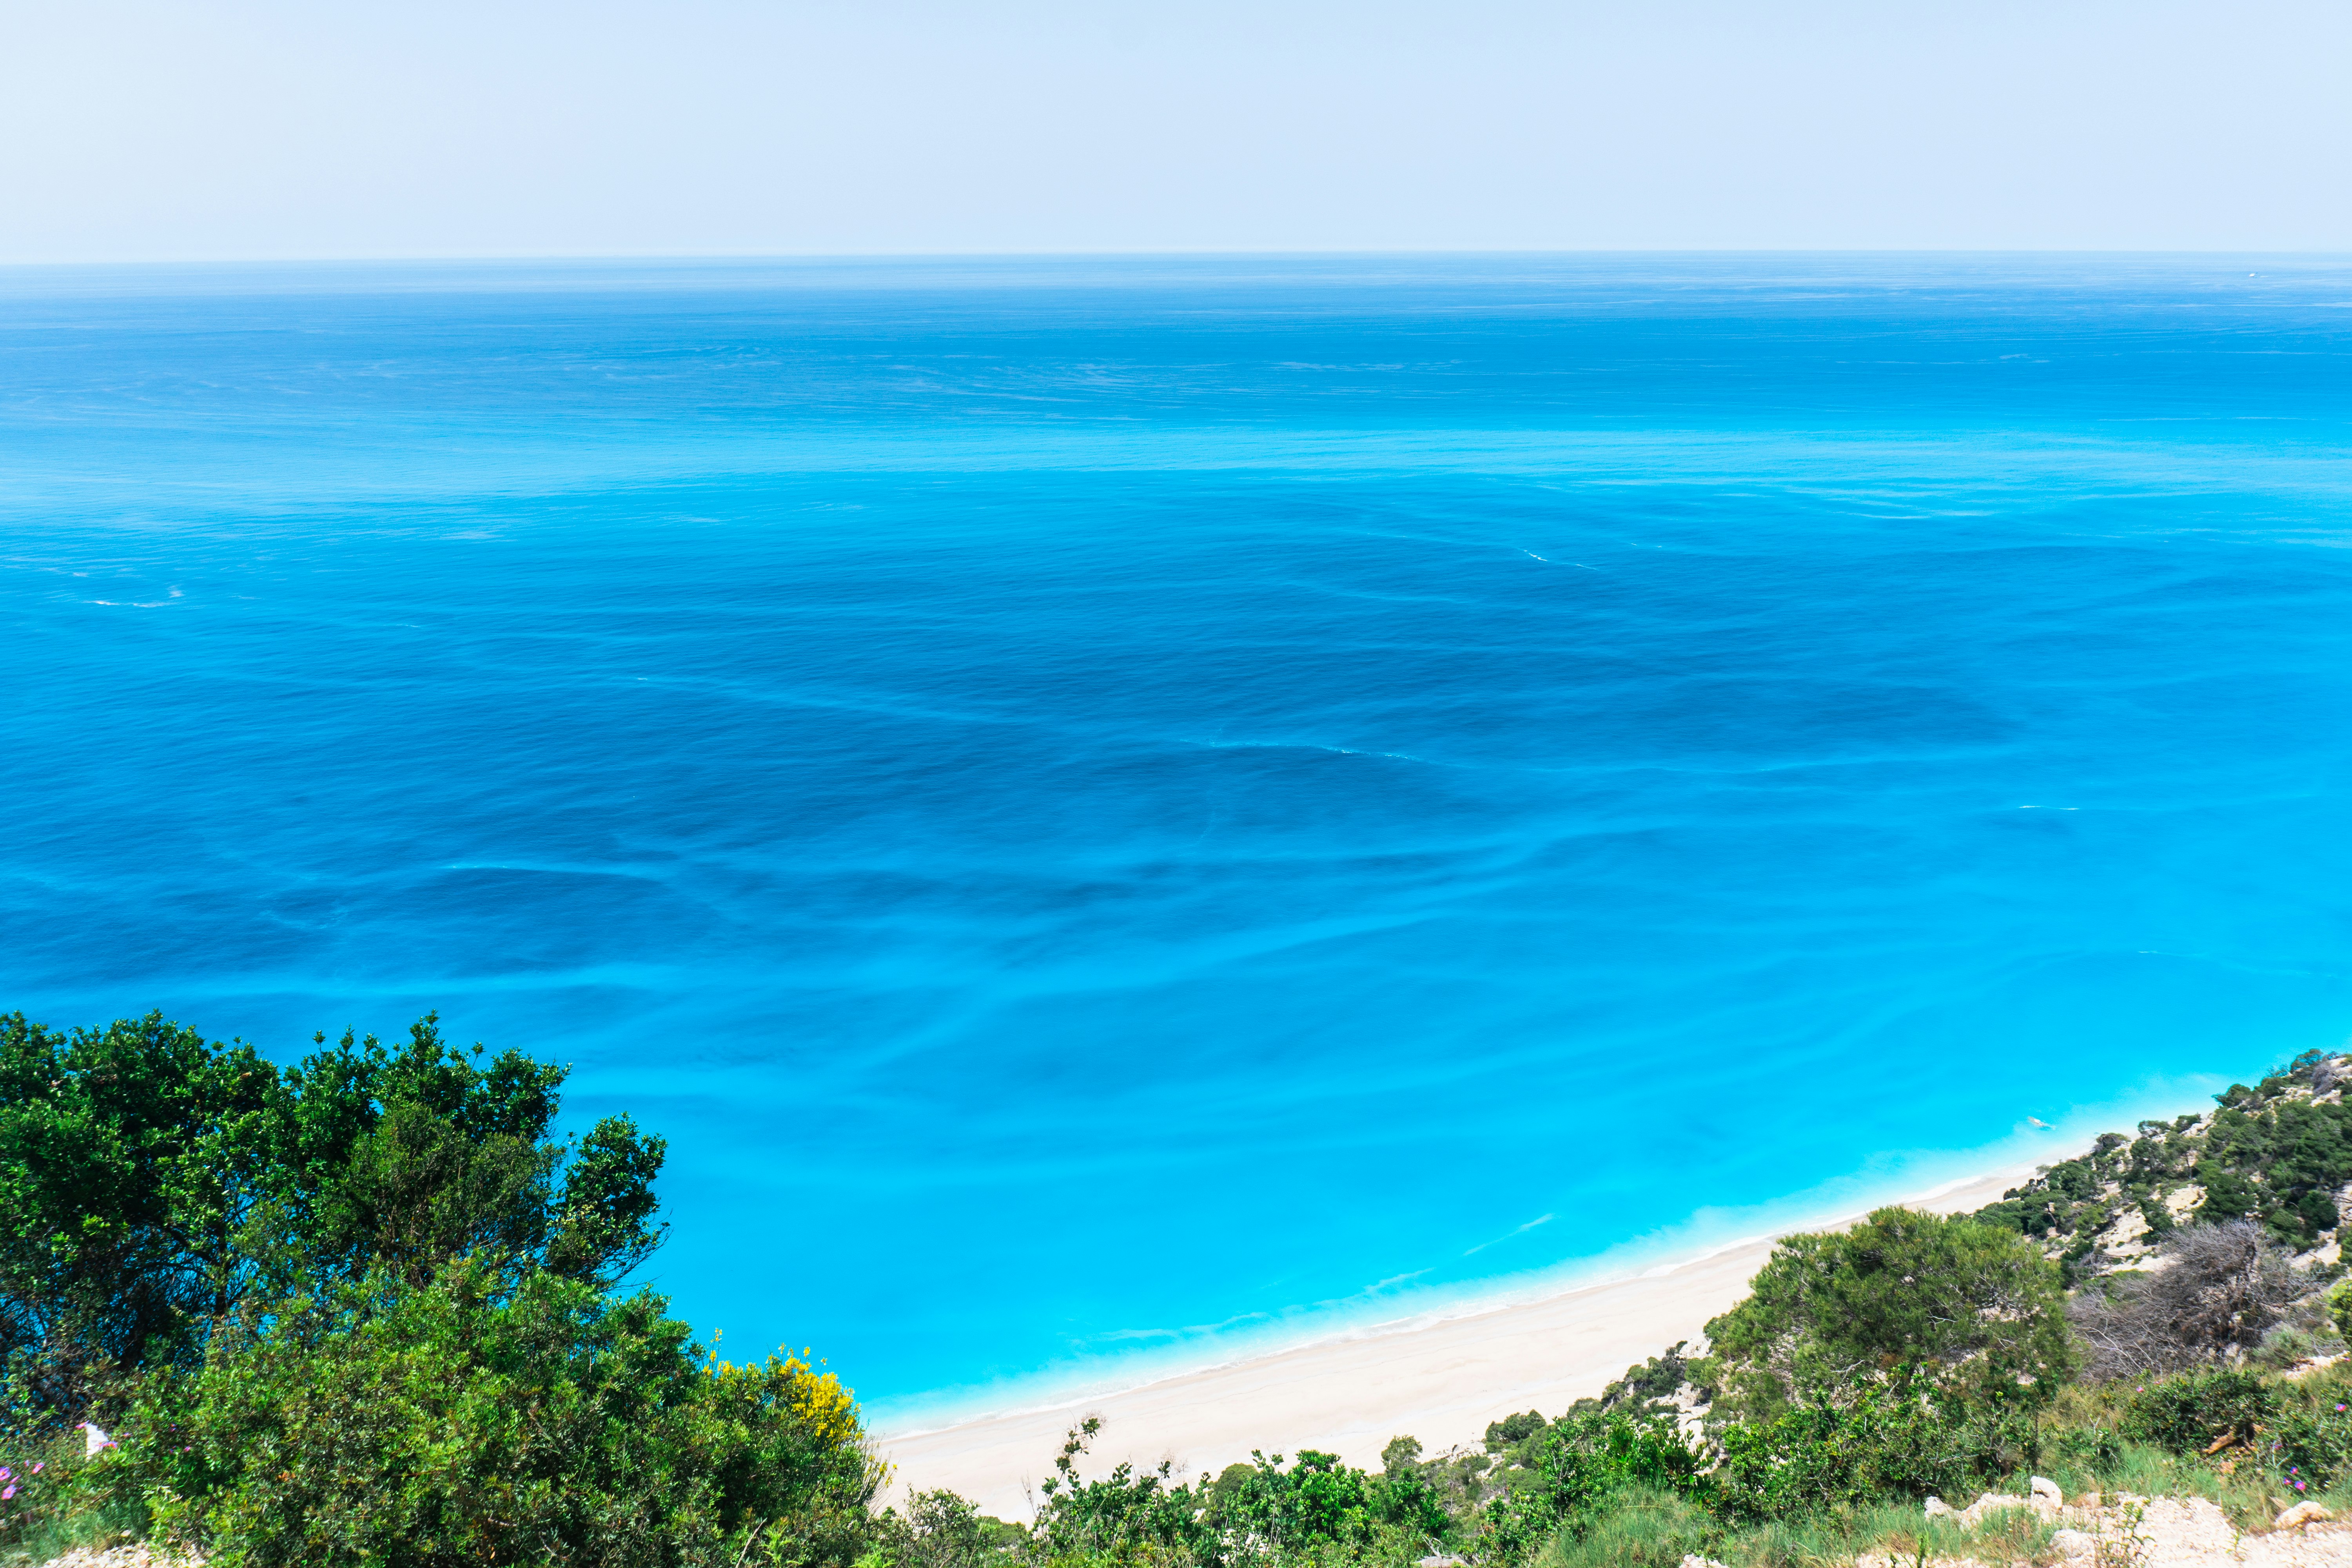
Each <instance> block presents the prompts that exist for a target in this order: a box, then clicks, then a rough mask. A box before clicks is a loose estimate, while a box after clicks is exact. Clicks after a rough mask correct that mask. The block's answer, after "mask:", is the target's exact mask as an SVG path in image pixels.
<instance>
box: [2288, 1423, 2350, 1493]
mask: <svg viewBox="0 0 2352 1568" xmlns="http://www.w3.org/2000/svg"><path fill="white" fill-rule="evenodd" d="M2272 1433H2273V1436H2272V1439H2271V1442H2270V1444H2269V1450H2270V1458H2271V1461H2272V1463H2273V1466H2274V1467H2275V1468H2277V1469H2278V1471H2279V1472H2280V1474H2281V1475H2282V1476H2284V1478H2285V1479H2286V1480H2287V1481H2288V1483H2289V1484H2290V1485H2293V1486H2294V1489H2295V1490H2297V1491H2305V1492H2317V1491H2325V1490H2326V1489H2328V1488H2329V1487H2332V1486H2334V1485H2335V1484H2336V1482H2338V1481H2340V1480H2342V1479H2345V1478H2346V1477H2347V1476H2352V1410H2347V1408H2346V1407H2345V1406H2344V1405H2336V1406H2335V1408H2333V1409H2319V1410H2292V1411H2289V1412H2288V1413H2287V1414H2286V1415H2282V1416H2280V1417H2279V1418H2278V1420H2277V1422H2276V1423H2275V1425H2274V1426H2273V1428H2272Z"/></svg>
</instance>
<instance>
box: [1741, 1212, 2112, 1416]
mask: <svg viewBox="0 0 2352 1568" xmlns="http://www.w3.org/2000/svg"><path fill="white" fill-rule="evenodd" d="M2063 1308H2064V1293H2063V1286H2062V1284H2061V1281H2060V1279H2059V1274H2058V1269H2057V1268H2056V1267H2055V1266H2054V1265H2053V1264H2052V1263H2051V1262H2049V1261H2048V1260H2047V1259H2046V1258H2043V1257H2042V1254H2041V1253H2040V1251H2039V1250H2038V1249H2036V1248H2035V1247H2032V1245H2031V1244H2030V1243H2027V1242H2025V1241H2024V1240H2022V1239H2021V1237H2018V1236H2017V1235H2016V1234H2015V1233H2013V1232H2009V1231H2004V1230H2001V1229H2000V1228H1998V1227H1996V1226H1988V1225H1982V1224H1979V1223H1977V1222H1975V1221H1972V1220H1969V1219H1965V1218H1946V1217H1942V1216H1939V1215H1926V1214H1920V1213H1918V1212H1916V1211H1915V1210H1911V1209H1905V1208H1883V1209H1880V1210H1878V1211H1876V1212H1875V1213H1874V1214H1872V1215H1870V1216H1869V1218H1867V1219H1866V1220H1864V1222H1863V1223H1862V1224H1861V1225H1859V1226H1854V1227H1853V1229H1851V1230H1846V1231H1837V1232H1830V1233H1826V1234H1821V1235H1812V1236H1793V1237H1787V1238H1786V1239H1784V1240H1783V1241H1781V1242H1780V1244H1779V1245H1778V1246H1776V1247H1774V1248H1773V1249H1772V1256H1771V1258H1769V1260H1768V1261H1767V1262H1766V1263H1765V1265H1764V1267H1763V1268H1762V1269H1761V1270H1759V1272H1758V1274H1757V1276H1756V1279H1755V1281H1754V1284H1753V1286H1752V1288H1751V1290H1750V1293H1749V1295H1748V1298H1747V1299H1746V1300H1743V1301H1741V1302H1740V1303H1739V1304H1738V1306H1736V1307H1734V1308H1733V1309H1732V1310H1730V1311H1728V1312H1727V1313H1725V1314H1724V1315H1723V1316H1721V1317H1719V1318H1717V1319H1716V1320H1715V1321H1712V1322H1710V1323H1708V1324H1707V1326H1706V1334H1707V1338H1708V1340H1709V1341H1710V1342H1712V1343H1713V1346H1714V1353H1713V1355H1712V1356H1711V1357H1710V1358H1709V1360H1708V1362H1707V1363H1704V1366H1703V1373H1702V1374H1703V1375H1704V1376H1705V1377H1706V1379H1707V1381H1709V1382H1713V1383H1716V1384H1719V1385H1720V1386H1721V1388H1722V1390H1723V1395H1724V1398H1723V1404H1724V1405H1725V1406H1726V1408H1727V1410H1728V1411H1729V1412H1730V1413H1731V1414H1734V1415H1740V1416H1743V1417H1746V1418H1748V1419H1750V1420H1759V1421H1770V1420H1772V1419H1774V1418H1775V1417H1776V1416H1777V1415H1779V1414H1780V1413H1781V1412H1782V1411H1784V1410H1787V1409H1788V1408H1790V1406H1791V1405H1792V1404H1794V1403H1797V1402H1799V1401H1800V1400H1801V1399H1803V1398H1804V1397H1805V1396H1806V1394H1808V1392H1809V1391H1812V1390H1819V1389H1825V1388H1837V1387H1841V1386H1843V1385H1844V1384H1848V1383H1849V1382H1850V1381H1851V1380H1852V1379H1853V1377H1854V1376H1856V1375H1857V1374H1859V1373H1871V1372H1887V1373H1892V1372H1894V1371H1895V1370H1896V1369H1898V1368H1902V1369H1911V1370H1913V1371H1916V1373H1920V1374H1923V1375H1925V1376H1927V1377H1929V1378H1931V1379H1934V1380H1937V1381H1938V1382H1940V1383H1942V1384H1945V1385H1947V1386H1948V1387H1951V1388H1954V1389H1959V1388H1963V1387H1965V1388H1968V1389H1971V1390H1975V1391H1979V1392H1983V1393H1986V1394H1988V1396H1990V1393H1991V1392H1992V1391H2006V1392H2005V1393H2004V1394H2003V1396H2004V1397H2014V1396H2015V1394H2016V1391H2018V1390H2020V1389H2025V1390H2029V1391H2030V1390H2040V1391H2042V1392H2044V1393H2046V1392H2048V1391H2050V1390H2053V1389H2054V1388H2055V1387H2056V1386H2057V1385H2058V1384H2059V1383H2060V1382H2062V1381H2063V1379H2064V1377H2065V1376H2066V1374H2067V1373H2069V1372H2070V1371H2072V1369H2073V1365H2074V1348H2073V1345H2072V1343H2071V1341H2070V1338H2069V1336H2068V1334H2067V1331H2066V1321H2065V1314H2064V1310H2063Z"/></svg>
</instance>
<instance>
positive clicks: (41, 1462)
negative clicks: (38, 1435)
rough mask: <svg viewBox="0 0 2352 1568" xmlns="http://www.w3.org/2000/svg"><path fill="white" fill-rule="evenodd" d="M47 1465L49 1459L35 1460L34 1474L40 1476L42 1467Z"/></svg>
mask: <svg viewBox="0 0 2352 1568" xmlns="http://www.w3.org/2000/svg"><path fill="white" fill-rule="evenodd" d="M47 1463H48V1461H47V1459H35V1460H34V1461H33V1473H34V1474H35V1475H39V1474H40V1473H41V1467H42V1466H43V1465H46V1464H47Z"/></svg>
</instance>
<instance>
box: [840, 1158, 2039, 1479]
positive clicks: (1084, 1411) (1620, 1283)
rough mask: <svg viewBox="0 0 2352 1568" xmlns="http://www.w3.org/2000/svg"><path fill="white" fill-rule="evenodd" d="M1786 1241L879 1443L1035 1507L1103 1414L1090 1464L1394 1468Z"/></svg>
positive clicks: (1674, 1331) (1630, 1352) (1539, 1388)
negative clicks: (1044, 1483)
mask: <svg viewBox="0 0 2352 1568" xmlns="http://www.w3.org/2000/svg"><path fill="white" fill-rule="evenodd" d="M2032 1169H2033V1168H2032V1166H2021V1167H2018V1168H2014V1169H2008V1170H2003V1171H1999V1172H1995V1173H1989V1174H1987V1175H1983V1176H1980V1177H1977V1178H1975V1179H1973V1180H1971V1181H1969V1182H1966V1183H1964V1184H1959V1185H1957V1186H1952V1187H1948V1188H1946V1189H1944V1190H1942V1191H1940V1192H1938V1193H1937V1194H1935V1195H1934V1196H1933V1197H1931V1198H1925V1199H1921V1200H1918V1201H1917V1202H1916V1206H1917V1207H1920V1208H1924V1209H1930V1210H1933V1211H1935V1212H1937V1213H1939V1214H1951V1213H1958V1212H1960V1211H1963V1210H1968V1209H1976V1208H1981V1207H1983V1206H1984V1205H1986V1204H1989V1203H1991V1202H1993V1201H1994V1200H1995V1199H1997V1198H1999V1197H2000V1194H2001V1192H2002V1191H2003V1190H2004V1189H2005V1188H2008V1187H2012V1186H2015V1185H2017V1184H2018V1183H2020V1182H2021V1181H2023V1180H2025V1179H2026V1178H2027V1177H2028V1176H2030V1175H2031V1174H2032ZM1848 1223H1851V1222H1850V1221H1849V1222H1848ZM1824 1228H1833V1227H1831V1226H1825V1227H1824ZM1771 1247H1772V1244H1771V1243H1770V1242H1769V1241H1755V1242H1750V1243H1748V1244H1745V1245H1742V1246H1738V1247H1730V1248H1727V1249H1725V1250H1722V1251H1718V1252H1715V1253H1712V1254H1710V1255H1707V1256H1705V1257H1700V1258H1691V1259H1688V1260H1685V1261H1684V1262H1681V1263H1676V1264H1670V1265H1666V1266H1664V1267H1661V1268H1653V1269H1650V1270H1649V1271H1647V1272H1646V1273H1644V1274H1643V1275H1641V1276H1639V1277H1638V1278H1634V1279H1617V1280H1612V1281H1609V1282H1606V1283H1602V1284H1598V1285H1589V1286H1585V1287H1583V1288H1581V1289H1571V1290H1568V1291H1564V1292H1562V1293H1561V1294H1559V1295H1557V1296H1553V1297H1550V1298H1549V1299H1546V1300H1535V1301H1516V1302H1512V1303H1509V1304H1507V1305H1498V1306H1496V1307H1494V1308H1492V1309H1489V1310H1486V1311H1477V1312H1471V1313H1468V1314H1465V1315H1460V1316H1454V1317H1447V1318H1443V1319H1439V1320H1437V1321H1430V1320H1427V1319H1419V1320H1410V1321H1403V1322H1398V1323H1391V1324H1387V1325H1383V1326H1381V1327H1377V1328H1370V1329H1363V1330H1359V1331H1355V1332H1352V1333H1349V1334H1346V1335H1344V1336H1338V1337H1334V1338H1331V1339H1326V1340H1320V1341H1317V1342H1311V1343H1307V1344H1302V1345H1299V1346H1297V1347H1295V1348H1293V1349H1290V1350H1286V1351H1281V1352H1276V1353H1273V1354H1269V1355H1264V1356H1259V1357H1256V1358H1255V1359H1253V1360H1248V1361H1242V1362H1235V1363H1232V1364H1230V1365H1226V1366H1220V1367H1213V1368H1210V1369H1208V1370H1206V1371H1202V1372H1196V1373H1189V1374H1186V1375H1183V1376H1179V1377H1171V1378H1167V1379H1165V1380H1163V1381H1161V1382H1158V1383H1153V1384H1146V1385H1144V1386H1143V1387H1140V1388H1130V1389H1126V1390H1122V1391H1120V1392H1118V1393H1113V1394H1094V1395H1090V1396H1087V1397H1085V1398H1081V1399H1074V1400H1072V1401H1070V1402H1069V1403H1067V1404H1064V1405H1055V1406H1052V1407H1050V1408H1044V1409H1032V1410H1022V1411H1015V1412H1012V1413H1009V1414H1004V1415H984V1416H981V1417H978V1418H976V1419H973V1420H969V1421H963V1422H960V1423H958V1424H956V1425H954V1426H947V1427H944V1428H941V1429H940V1430H937V1431H929V1432H908V1433H901V1434H897V1435H893V1434H889V1433H884V1434H882V1435H881V1436H879V1438H878V1447H880V1449H881V1451H882V1453H883V1454H884V1455H885V1456H886V1457H887V1458H889V1459H890V1461H891V1462H892V1463H893V1464H894V1465H895V1466H896V1467H897V1473H896V1474H895V1475H894V1476H893V1478H892V1491H893V1492H894V1493H897V1494H903V1493H904V1492H906V1491H908V1490H915V1491H921V1490H928V1489H931V1488H935V1487H949V1488H952V1489H955V1490H956V1491H958V1492H961V1493H962V1494H963V1495H964V1496H965V1497H968V1498H971V1500H974V1501H975V1502H977V1503H979V1505H980V1507H981V1510H982V1512H985V1513H992V1514H996V1515H998V1516H999V1517H1001V1518H1005V1519H1027V1518H1029V1517H1030V1515H1031V1513H1032V1512H1033V1511H1034V1508H1033V1506H1032V1503H1031V1501H1030V1494H1031V1489H1033V1488H1034V1485H1035V1484H1036V1482H1037V1481H1038V1480H1040V1479H1043V1478H1044V1477H1045V1476H1048V1475H1051V1474H1052V1473H1053V1460H1054V1456H1055V1454H1056V1453H1057V1452H1059V1451H1060V1448H1061V1445H1062V1438H1063V1435H1064V1434H1065V1433H1066V1431H1067V1430H1068V1429H1069V1428H1070V1427H1071V1426H1075V1425H1076V1423H1077V1422H1078V1421H1079V1420H1081V1419H1082V1418H1084V1417H1085V1416H1087V1415H1099V1416H1101V1417H1102V1419H1103V1431H1102V1434H1101V1436H1099V1437H1097V1439H1096V1441H1095V1444H1094V1447H1093V1449H1092V1452H1091V1455H1090V1457H1089V1458H1087V1460H1086V1461H1085V1470H1084V1473H1085V1474H1087V1475H1088V1476H1097V1475H1101V1474H1103V1473H1104V1472H1105V1471H1107V1470H1108V1469H1109V1468H1110V1467H1111V1466H1112V1465H1115V1464H1117V1463H1118V1462H1119V1461H1121V1460H1132V1461H1134V1462H1135V1463H1136V1464H1137V1465H1139V1466H1152V1465H1157V1464H1158V1463H1159V1462H1160V1460H1161V1459H1163V1458H1170V1459H1173V1460H1174V1461H1175V1462H1176V1464H1177V1466H1178V1468H1180V1469H1181V1471H1183V1472H1185V1473H1187V1474H1192V1475H1197V1474H1201V1473H1203V1472H1207V1473H1211V1474H1213V1473H1215V1472H1216V1471H1218V1470H1221V1469H1223V1468H1224V1467H1225V1466H1227V1465H1229V1464H1232V1463H1234V1462H1235V1461H1236V1460H1244V1459H1247V1458H1249V1451H1250V1449H1251V1448H1253V1447H1262V1448H1264V1449H1265V1450H1266V1451H1267V1452H1268V1453H1283V1454H1296V1453H1297V1451H1298V1450H1299V1449H1300V1448H1302V1447H1305V1448H1321V1449H1324V1450H1326V1451H1328V1452H1331V1453H1336V1454H1338V1455H1339V1456H1340V1457H1341V1458H1344V1459H1346V1460H1347V1461H1348V1462H1349V1463H1350V1464H1354V1465H1361V1466H1365V1467H1368V1468H1378V1466H1379V1462H1380V1452H1381V1447H1382V1446H1384V1445H1385V1444H1386V1443H1387V1442H1388V1440H1389V1439H1390V1438H1391V1437H1394V1436H1401V1435H1410V1436H1414V1437H1418V1438H1419V1439H1421V1442H1422V1445H1423V1447H1424V1448H1425V1449H1426V1450H1427V1451H1428V1452H1429V1453H1431V1454H1436V1453H1438V1452H1440V1451H1442V1450H1444V1449H1445V1448H1447V1447H1451V1446H1453V1445H1454V1444H1465V1445H1473V1446H1475V1445H1476V1444H1477V1443H1479V1442H1480V1441H1481V1440H1482V1439H1483V1438H1484V1436H1486V1424H1487V1423H1488V1422H1490V1421H1494V1420H1496V1419H1497V1418H1499V1417H1501V1416H1503V1415H1508V1414H1509V1413H1511V1412H1513V1411H1516V1410H1529V1409H1533V1410H1540V1411H1542V1412H1544V1414H1545V1415H1558V1414H1559V1412H1560V1411H1562V1410H1564V1409H1566V1408H1567V1407H1568V1405H1570V1404H1571V1403H1572V1402H1574V1401H1575V1400H1578V1399H1580V1398H1583V1397H1585V1396H1587V1395H1590V1394H1598V1393H1600V1392H1601V1389H1602V1388H1603V1387H1604V1386H1606V1385H1607V1384H1610V1383H1612V1382H1613V1381H1614V1380H1616V1379H1617V1378H1619V1377H1622V1376H1623V1375H1624V1373H1625V1369H1626V1368H1627V1367H1628V1366H1630V1365H1632V1364H1633V1363H1636V1362H1639V1361H1643V1360H1646V1359H1647V1358H1649V1357H1651V1356H1654V1355H1655V1354H1657V1353H1658V1352H1660V1351H1662V1350H1664V1349H1665V1348H1666V1347H1667V1346H1668V1345H1671V1344H1673V1343H1674V1342H1675V1341H1676V1340H1696V1339H1697V1338H1698V1337H1699V1333H1700V1331H1701V1330H1702V1329H1703V1328H1704V1327H1705V1326H1706V1321H1707V1320H1708V1319H1710V1318H1713V1317H1717V1316H1718V1315H1719V1314H1721V1313H1722V1312H1723V1311H1724V1310H1726V1309H1727V1308H1728V1307H1730V1306H1731V1305H1732V1303H1734V1302H1735V1301H1737V1300H1739V1298H1740V1297H1741V1296H1742V1295H1744V1294H1746V1293H1747V1289H1748V1280H1749V1279H1752V1278H1754V1276H1755V1273H1756V1270H1757V1269H1758V1268H1760V1267H1762V1265H1763V1263H1764V1260H1765V1258H1766V1257H1767V1256H1768V1255H1769V1253H1770V1251H1771Z"/></svg>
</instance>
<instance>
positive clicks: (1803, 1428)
mask: <svg viewBox="0 0 2352 1568" xmlns="http://www.w3.org/2000/svg"><path fill="white" fill-rule="evenodd" d="M1722 1441H1723V1464H1722V1467H1721V1468H1720V1469H1719V1470H1718V1471H1717V1474H1716V1482H1717V1487H1718V1489H1719V1506H1720V1507H1721V1508H1722V1509H1723V1510H1725V1511H1726V1512H1727V1513H1728V1514H1731V1515H1733V1516H1735V1517H1739V1518H1746V1519H1754V1520H1763V1519H1782V1518H1788V1517H1790V1516H1792V1515H1796V1514H1801V1513H1804V1512H1806V1511H1809V1510H1821V1509H1840V1508H1849V1507H1852V1506H1853V1505H1856V1504H1859V1503H1864V1502H1868V1501H1871V1500H1875V1499H1880V1498H1885V1497H1902V1498H1921V1497H1925V1496H1927V1495H1928V1494H1930V1493H1947V1492H1949V1493H1959V1492H1963V1491H1965V1490H1966V1489H1969V1488H1970V1487H1971V1486H1972V1485H1974V1484H1975V1483H1978V1482H1980V1481H1985V1480H1990V1479H1995V1478H1997V1477H2000V1476H2003V1475H2006V1474H2008V1473H2010V1472H2011V1471H2012V1470H2016V1469H2021V1468H2030V1467H2031V1466H2032V1465H2033V1464H2034V1463H2035V1462H2036V1461H2037V1460H2038V1459H2039V1458H2040V1436H2039V1432H2038V1429H2037V1427H2036V1426H2035V1425H2034V1420H2033V1416H2032V1413H2031V1412H2030V1411H2028V1410H2027V1409H2025V1408H2024V1407H2023V1405H2022V1403H2021V1402H2020V1401H2015V1400H2010V1401H1993V1402H1990V1403H1987V1404H1983V1405H1978V1406H1975V1407H1970V1406H1969V1405H1963V1404H1962V1403H1960V1402H1958V1401H1957V1400H1955V1399H1953V1398H1951V1397H1950V1396H1949V1395H1948V1394H1942V1393H1940V1392H1939V1391H1938V1390H1937V1389H1936V1387H1935V1386H1934V1385H1933V1384H1927V1383H1925V1382H1912V1381H1908V1380H1900V1379H1898V1380H1893V1381H1882V1382H1875V1383H1866V1384H1860V1385H1857V1386H1855V1387H1853V1388H1852V1389H1850V1390H1847V1391H1843V1392H1842V1393H1841V1394H1837V1395H1835V1396H1822V1395H1816V1396H1815V1397H1813V1398H1811V1399H1809V1400H1807V1401H1806V1403H1805V1404H1803V1405H1801V1406H1799V1407H1798V1408H1796V1409H1793V1410H1790V1411H1788V1412H1787V1413H1785V1414H1783V1415H1780V1416H1779V1417H1777V1418H1775V1419H1773V1420H1771V1421H1769V1422H1766V1423H1762V1424H1760V1425H1757V1426H1742V1425H1734V1426H1729V1427H1727V1428H1726V1429H1725V1431H1724V1433H1723V1439H1722Z"/></svg>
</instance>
